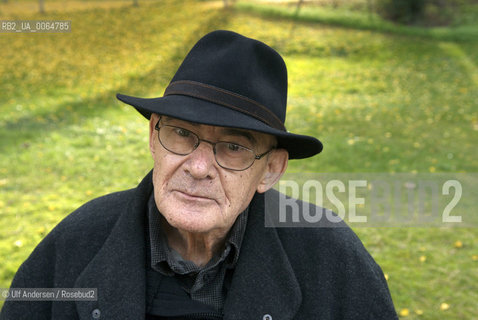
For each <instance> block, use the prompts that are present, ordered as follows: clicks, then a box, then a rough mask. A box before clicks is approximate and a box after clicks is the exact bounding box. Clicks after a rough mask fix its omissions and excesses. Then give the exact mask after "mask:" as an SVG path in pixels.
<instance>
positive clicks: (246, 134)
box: [223, 128, 257, 144]
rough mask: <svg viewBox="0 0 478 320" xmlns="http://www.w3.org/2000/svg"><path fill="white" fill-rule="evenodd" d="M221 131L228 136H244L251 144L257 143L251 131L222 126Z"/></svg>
mask: <svg viewBox="0 0 478 320" xmlns="http://www.w3.org/2000/svg"><path fill="white" fill-rule="evenodd" d="M223 133H224V134H226V135H229V136H239V137H245V138H246V139H247V140H249V142H251V143H252V144H257V140H256V138H254V136H253V135H252V134H251V133H249V132H247V131H244V130H239V129H234V128H224V130H223Z"/></svg>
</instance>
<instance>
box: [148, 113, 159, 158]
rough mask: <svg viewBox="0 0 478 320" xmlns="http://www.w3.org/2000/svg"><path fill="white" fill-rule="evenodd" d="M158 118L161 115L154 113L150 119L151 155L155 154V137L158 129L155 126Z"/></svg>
mask: <svg viewBox="0 0 478 320" xmlns="http://www.w3.org/2000/svg"><path fill="white" fill-rule="evenodd" d="M158 119H159V115H157V114H155V113H153V114H152V115H151V118H150V119H149V151H150V152H151V155H153V154H154V139H155V136H156V130H155V129H154V126H155V125H156V123H157V122H158Z"/></svg>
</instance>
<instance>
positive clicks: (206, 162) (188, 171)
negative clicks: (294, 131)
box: [150, 114, 287, 233]
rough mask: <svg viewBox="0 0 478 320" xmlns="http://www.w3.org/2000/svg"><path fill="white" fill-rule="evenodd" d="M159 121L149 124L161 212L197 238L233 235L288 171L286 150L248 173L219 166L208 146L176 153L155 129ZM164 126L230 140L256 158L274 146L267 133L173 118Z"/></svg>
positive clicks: (203, 144)
mask: <svg viewBox="0 0 478 320" xmlns="http://www.w3.org/2000/svg"><path fill="white" fill-rule="evenodd" d="M158 119H159V116H158V115H155V114H153V115H152V117H151V121H150V149H151V153H152V156H153V160H154V172H153V185H154V196H155V200H156V205H157V207H158V210H159V211H160V212H161V214H162V215H163V216H164V217H165V218H166V220H167V221H168V223H169V224H170V225H171V226H173V227H175V228H177V229H180V230H184V231H187V232H194V233H208V232H213V231H220V230H223V231H224V230H228V229H229V228H230V227H231V226H232V224H233V223H234V221H235V220H236V218H237V216H238V215H239V214H240V213H241V212H243V211H244V210H245V209H246V208H247V206H248V205H249V203H250V201H251V199H252V197H253V195H254V193H255V192H256V191H258V192H265V191H266V190H267V189H269V188H270V187H271V186H272V185H273V184H274V183H275V182H276V181H277V179H278V178H279V177H280V174H282V173H283V171H284V170H285V168H286V166H287V151H285V150H281V149H279V150H273V151H272V152H271V153H270V154H268V155H266V156H264V157H263V158H262V159H260V160H256V161H255V162H254V164H253V165H252V166H251V167H249V168H248V169H246V170H244V171H232V170H228V169H224V168H222V167H220V166H219V165H218V164H217V162H216V160H215V157H214V153H213V147H212V145H211V144H209V143H206V142H201V143H200V144H199V146H198V147H197V149H196V150H194V151H193V152H192V153H190V154H188V155H185V156H181V155H177V154H174V153H172V152H170V151H168V150H166V149H165V148H164V147H163V146H162V145H161V143H160V142H159V138H158V131H157V130H155V129H154V125H155V124H156V123H157V121H158ZM160 123H161V125H171V126H177V127H181V128H184V129H186V130H189V131H191V132H193V133H195V134H196V135H197V136H199V138H200V139H204V140H208V141H211V142H217V141H228V142H233V143H236V144H239V145H242V146H246V147H249V148H251V149H253V150H254V152H255V153H256V154H261V153H263V152H266V151H268V150H269V149H271V147H272V146H273V144H274V142H275V139H274V138H273V137H272V136H270V135H266V134H261V133H257V132H252V131H245V130H231V129H227V128H224V127H216V126H208V125H199V124H194V123H191V122H186V121H182V120H178V119H174V118H169V117H162V118H161V122H160ZM251 138H252V139H251Z"/></svg>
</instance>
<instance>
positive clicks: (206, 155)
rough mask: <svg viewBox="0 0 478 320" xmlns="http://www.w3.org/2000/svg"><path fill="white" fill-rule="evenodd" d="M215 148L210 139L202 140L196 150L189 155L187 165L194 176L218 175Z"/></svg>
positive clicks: (201, 177)
mask: <svg viewBox="0 0 478 320" xmlns="http://www.w3.org/2000/svg"><path fill="white" fill-rule="evenodd" d="M213 148H214V147H213V145H211V143H209V142H208V141H201V143H200V144H199V146H198V147H197V148H196V150H194V151H193V152H191V153H190V154H189V155H188V159H187V160H186V163H185V166H186V171H187V172H189V174H191V176H192V177H194V178H196V179H205V178H210V179H212V178H215V177H216V174H217V167H218V166H217V165H216V164H217V163H216V158H215V156H214V150H213Z"/></svg>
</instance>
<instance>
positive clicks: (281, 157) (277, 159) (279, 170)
mask: <svg viewBox="0 0 478 320" xmlns="http://www.w3.org/2000/svg"><path fill="white" fill-rule="evenodd" d="M288 163H289V152H287V150H285V149H275V150H272V151H271V154H269V158H268V161H267V168H266V173H265V174H264V177H263V178H262V181H261V182H260V183H259V185H258V186H257V192H259V193H264V192H266V191H267V190H269V189H270V188H272V186H273V185H274V184H276V183H277V181H279V179H280V177H282V175H283V174H284V172H285V170H286V169H287V164H288Z"/></svg>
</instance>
